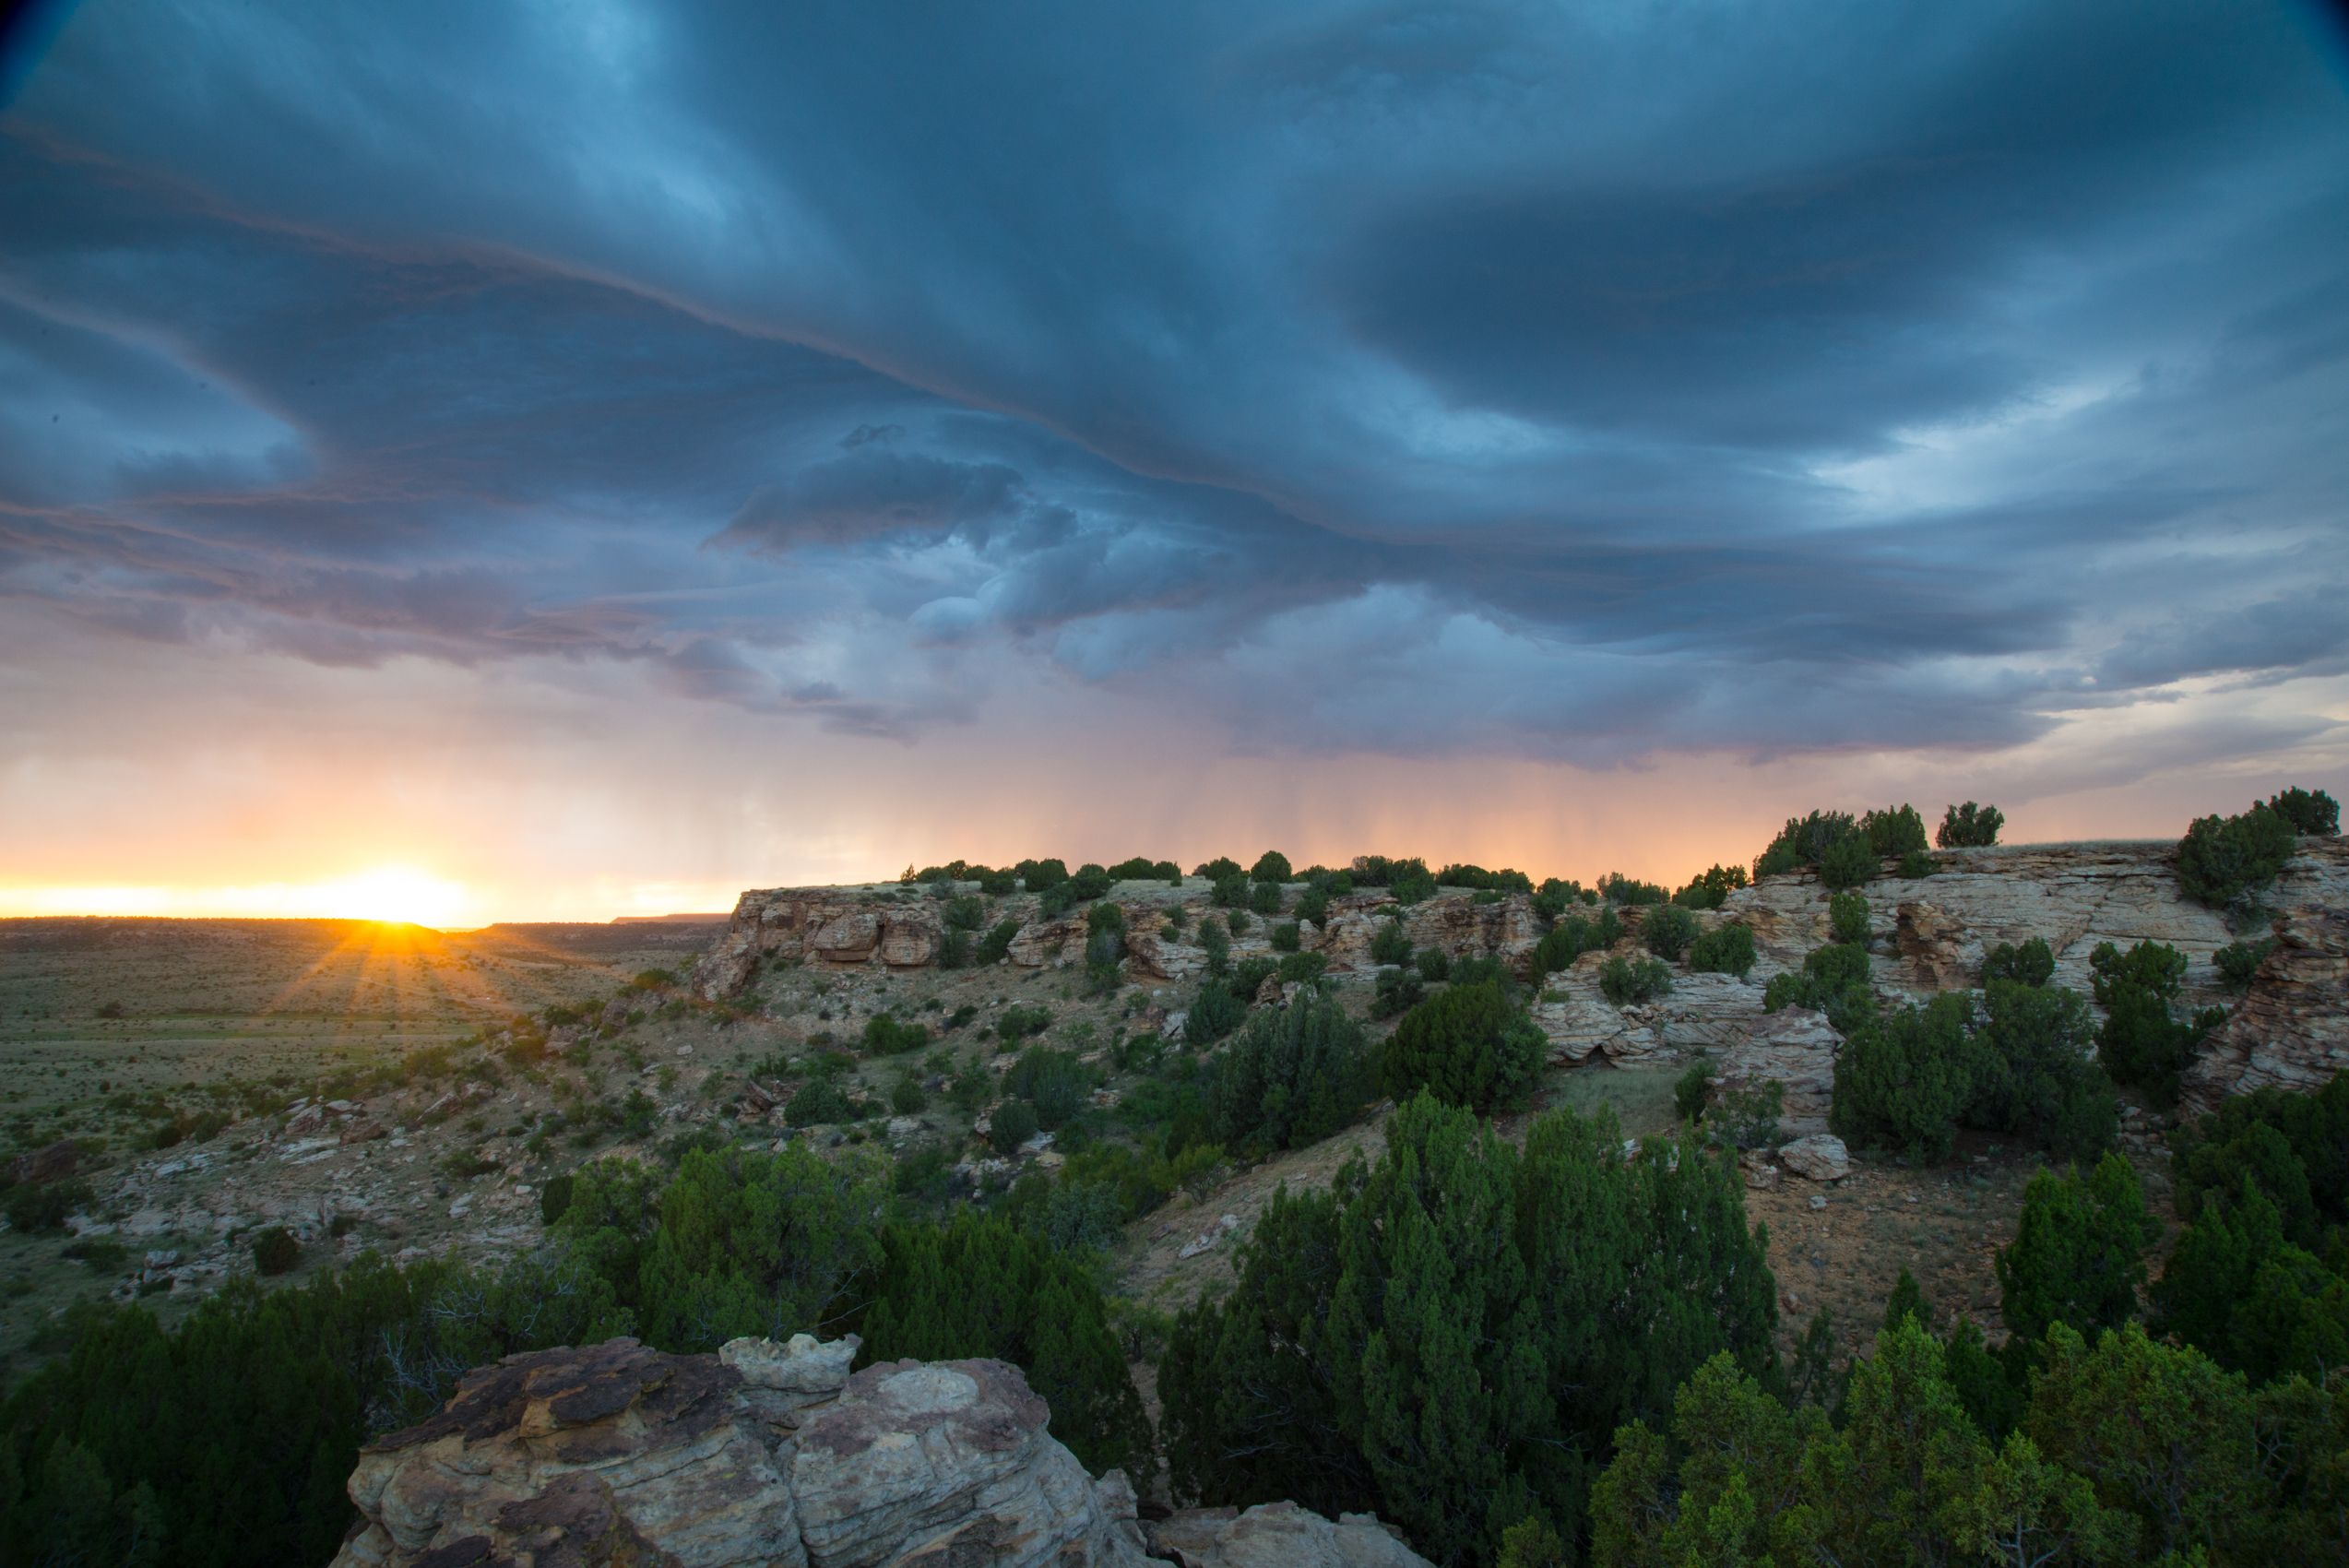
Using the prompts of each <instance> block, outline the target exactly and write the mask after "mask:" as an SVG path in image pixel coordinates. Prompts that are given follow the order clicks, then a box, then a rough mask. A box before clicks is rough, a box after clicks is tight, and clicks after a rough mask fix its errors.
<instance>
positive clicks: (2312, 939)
mask: <svg viewBox="0 0 2349 1568" xmlns="http://www.w3.org/2000/svg"><path fill="white" fill-rule="evenodd" d="M2344 1068H2349V912H2344V911H2343V910H2342V909H2298V910H2295V911H2293V912H2292V913H2289V914H2286V915H2282V916H2279V917H2277V919H2276V922H2275V947H2274V950H2273V951H2272V952H2270V953H2269V954H2268V956H2267V961H2266V962H2265V963H2263V964H2261V965H2260V972H2259V974H2258V975H2257V976H2256V977H2254V978H2253V980H2252V981H2251V989H2250V992H2249V993H2248V994H2247V995H2246V996H2245V997H2244V998H2243V1001H2242V1003H2241V1004H2239V1005H2238V1006H2236V1009H2235V1011H2234V1012H2233V1013H2232V1014H2231V1015H2229V1016H2228V1017H2227V1020H2226V1022H2225V1023H2224V1024H2222V1025H2221V1026H2220V1027H2219V1028H2216V1029H2215V1030H2213V1031H2212V1033H2211V1036H2210V1038H2209V1039H2207V1040H2205V1041H2204V1042H2203V1048H2202V1052H2201V1056H2199V1057H2198V1058H2197V1059H2196V1060H2195V1063H2194V1065H2193V1066H2192V1067H2191V1068H2189V1070H2188V1072H2187V1075H2186V1084H2185V1091H2184V1098H2185V1099H2186V1101H2187V1103H2188V1104H2189V1105H2192V1106H2194V1107H2196V1108H2197V1109H2199V1110H2202V1111H2208V1110H2210V1109H2212V1108H2213V1106H2215V1105H2216V1104H2217V1103H2218V1102H2219V1101H2220V1100H2221V1099H2224V1098H2225V1097H2226V1096H2228V1095H2231V1094H2248V1093H2249V1092H2250V1091H2252V1090H2253V1089H2257V1088H2263V1087H2269V1086H2274V1087H2282V1088H2288V1089H2296V1090H2299V1091H2301V1092H2302V1093H2307V1092H2308V1091H2310V1090H2314V1089H2319V1088H2321V1087H2324V1085H2325V1084H2326V1083H2327V1082H2328V1081H2329V1080H2330V1079H2331V1077H2332V1075H2334V1074H2335V1073H2338V1072H2341V1071H2342V1070H2343V1069H2344Z"/></svg>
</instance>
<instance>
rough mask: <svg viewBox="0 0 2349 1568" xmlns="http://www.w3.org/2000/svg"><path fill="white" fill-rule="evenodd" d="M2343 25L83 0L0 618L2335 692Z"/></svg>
mask: <svg viewBox="0 0 2349 1568" xmlns="http://www.w3.org/2000/svg"><path fill="white" fill-rule="evenodd" d="M590 22H592V25H590ZM2341 64H2342V56H2341V54H2340V53H2339V52H2338V46H2337V41H2336V40H2334V39H2333V38H2331V36H2330V35H2329V34H2328V33H2327V32H2325V30H2323V26H2322V24H2321V22H2320V20H2319V18H2318V16H2317V14H2316V13H2315V12H2314V11H2312V10H2301V9H2297V8H2296V7H2294V6H2284V5H2278V6H2255V7H2250V8H2246V7H2242V6H2218V5H2215V4H2208V3H2200V4H2198V3H2185V0H2178V3H2168V4H2159V5H2153V6H2144V5H2134V4H2131V5H2122V4H2118V3H2108V0H2082V3H2079V4H2072V5H2066V6H2043V5H2029V4H2023V3H2020V0H2016V3H2002V4H1993V5H1989V6H1968V7H1961V8H1949V7H1944V8H1940V9H1922V8H1919V9H1911V8H1905V7H1886V6H1878V5H1861V4H1836V3H1819V4H1813V5H1810V6H1805V7H1803V8H1801V9H1799V10H1797V11H1789V10H1786V9H1785V8H1754V7H1747V6H1683V7H1657V8H1649V7H1644V6H1634V5H1626V6H1620V7H1613V8H1598V9H1592V8H1557V7H1513V6H1472V7H1450V6H1446V7H1420V6H1408V5H1358V6H1348V5H1330V6H1311V7H1307V8H1300V9H1298V10H1295V11H1293V12H1291V13H1288V14H1287V15H1275V14H1273V13H1271V12H1268V11H1266V10H1265V8H1263V7H1260V6H1237V5H1197V6H1174V7H1162V8H1157V9H1155V10H1152V11H1149V12H1147V13H1136V12H1132V11H1130V10H1129V11H1123V12H1121V11H1118V10H1116V9H1114V8H1112V9H1103V8H1100V7H1096V6H1076V5H1065V6H1062V5H1043V4H1038V5H1033V6H1025V7H1020V8H1018V10H1017V12H1016V14H1007V13H1005V12H1003V11H1002V10H1001V9H999V8H998V9H967V8H965V9H955V8H948V9H947V10H946V11H944V12H943V13H940V12H937V11H936V10H935V8H925V9H924V10H923V11H922V12H920V13H919V15H916V14H912V13H908V12H904V11H901V10H899V9H898V8H896V7H893V6H864V7H849V8H838V9H833V10H823V9H807V8H791V9H788V10H784V11H777V10H776V9H775V8H773V7H766V6H648V5H640V4H632V3H628V0H611V4H608V5H605V6H600V7H599V8H598V9H597V10H596V12H595V13H594V15H593V17H592V18H580V17H572V18H563V19H562V20H560V21H557V20H555V19H552V18H550V17H548V16H545V15H541V14H539V13H531V12H507V11H500V10H492V9H484V8H480V7H473V6H454V5H452V6H433V5H420V6H409V7H403V8H401V9H400V10H399V11H398V12H397V14H393V13H381V12H372V13H359V12H351V11H348V10H344V9H340V8H332V7H314V6H254V7H243V8H240V9H239V10H238V11H236V12H234V13H232V14H231V13H223V12H220V11H219V9H218V8H217V7H206V6H168V5H167V6H153V7H142V8H137V9H133V8H130V7H126V6H124V7H118V6H109V5H105V4H93V5H89V6H84V7H82V8H81V9H80V10H79V11H78V12H77V14H76V15H75V16H74V18H72V19H71V21H70V22H69V23H68V25H66V26H65V28H64V29H63V30H62V31H61V33H60V35H59V37H58V39H57V41H56V42H55V44H54V47H53V49H52V50H51V52H50V53H49V54H48V55H47V57H46V58H45V60H44V61H43V62H42V64H41V65H40V66H39V68H38V69H36V70H34V71H33V72H32V73H31V74H30V77H29V78H28V79H27V80H26V83H25V87H24V89H23V92H22V94H21V97H20V99H19V101H18V102H17V103H16V104H15V105H14V106H13V108H12V109H11V111H10V112H9V113H8V114H7V115H6V118H5V119H4V120H0V191H5V193H6V197H5V199H6V211H7V212H8V214H9V221H8V223H7V224H6V229H5V232H0V597H8V598H15V599H17V600H23V601H34V600H37V601H39V602H41V603H42V604H43V605H45V606H48V607H50V608H52V609H53V610H55V611H57V612H62V613H64V614H66V615H69V616H72V617H74V618H76V619H77V620H79V621H80V622H82V623H83V624H87V625H89V626H91V627H94V628H98V629H100V630H101V631H102V632H104V633H106V634H108V635H111V636H119V637H121V638H123V639H124V640H125V642H126V643H132V642H136V643H145V644H148V645H161V646H168V645H170V644H171V643H172V642H174V641H179V642H184V641H188V640H191V639H195V638H199V637H203V638H219V637H229V638H238V639H243V640H244V641H245V642H247V643H249V644H250V645H252V646H253V647H255V648H256V649H261V650H267V651H268V652H272V653H279V654H292V655H294V656H297V657H300V658H303V659H312V660H315V661H319V662H326V663H334V664H343V665H359V666H372V665H380V664H383V663H385V662H386V661H388V660H391V659H397V658H400V657H411V656H412V657H424V658H430V659H441V660H445V661H449V662H454V663H457V664H464V665H480V664H484V663H489V662H493V661H499V660H506V659H523V658H545V657H557V658H564V659H577V660H601V661H607V662H610V663H612V664H614V665H615V666H619V667H625V668H632V669H638V670H641V671H645V672H646V673H647V679H649V680H650V681H651V682H652V683H653V684H654V685H655V687H656V688H657V689H658V690H659V691H661V692H662V693H664V694H667V695H674V696H678V697H682V698H686V699H689V700H693V701H697V702H706V703H712V704H720V705H725V706H727V707H732V708H737V709H741V710H743V711H746V712H749V713H753V714H756V715H760V716H773V717H776V718H777V719H812V720H813V721H815V722H820V723H824V724H827V725H830V726H833V727H835V728H838V729H843V730H847V731H852V732H856V733H871V734H880V735H893V736H899V737H906V736H917V735H919V734H920V733H922V732H923V731H926V730H927V729H929V728H931V727H934V726H937V725H941V724H954V723H959V722H964V721H967V720H969V719H972V718H974V717H976V716H978V715H979V714H980V713H981V712H983V711H984V710H985V708H986V706H987V705H988V704H989V703H991V702H1016V701H1017V700H1019V699H1018V695H1017V692H1016V689H1005V688H1002V687H1000V686H997V685H991V683H990V681H989V678H988V677H987V676H985V675H982V674H980V673H979V670H980V669H981V667H982V666H984V667H985V668H987V669H990V670H994V671H1002V670H1007V669H1016V668H1018V667H1019V666H1020V665H1022V664H1023V663H1025V664H1027V665H1030V666H1034V667H1037V668H1040V669H1044V670H1050V671H1054V672H1057V673H1058V674H1060V675H1062V676H1064V677H1066V678H1070V679H1074V680H1076V681H1080V682H1085V683H1095V684H1098V685H1102V686H1107V687H1109V688H1111V689H1113V690H1116V691H1119V692H1121V693H1123V694H1127V695H1131V696H1132V698H1133V700H1134V701H1135V702H1137V703H1141V704H1157V705H1160V706H1162V707H1166V708H1167V709H1169V711H1180V713H1181V714H1183V715H1184V716H1185V718H1186V719H1195V721H1197V722H1199V723H1201V724H1203V725H1206V726H1210V727H1214V728H1217V729H1219V730H1220V731H1222V732H1223V733H1224V734H1225V736H1226V737H1227V739H1228V742H1229V743H1233V744H1240V745H1252V746H1262V745H1269V744H1289V745H1305V746H1312V747H1318V748H1328V749H1343V748H1346V747H1348V746H1361V747H1369V748H1373V749H1382V750H1389V751H1394V752H1402V753H1411V752H1417V751H1425V750H1429V749H1433V748H1441V747H1447V746H1460V745H1472V746H1476V747H1479V748H1486V749H1490V750H1493V751H1496V752H1502V753H1518V754H1534V755H1546V756H1565V757H1569V758H1579V759H1585V760H1599V761H1615V760H1624V759H1636V758H1639V757H1642V756H1645V755H1648V754H1652V753H1654V752H1655V751H1658V750H1669V749H1676V748H1691V747H1730V748H1738V749H1744V750H1748V751H1752V752H1762V753H1767V752H1777V751H1800V750H1806V749H1843V748H1860V747H1867V746H1870V745H1875V746H1911V745H1930V744H1956V745H1963V746H1971V747H1983V748H1995V747H1999V746H2004V745H2010V744H2013V743H2017V742H2023V741H2026V740H2029V739H2031V738H2033V737H2035V736H2037V735H2040V734H2043V733H2045V732H2046V731H2047V730H2048V729H2049V728H2050V727H2051V726H2052V725H2053V724H2055V723H2056V722H2057V719H2054V718H2053V717H2051V716H2053V715H2055V714H2057V713H2058V712H2061V711H2067V710H2074V709H2079V708H2082V707H2092V706H2096V705H2100V704H2103V705H2108V704H2112V703H2116V702H2127V701H2132V700H2152V699H2153V698H2154V697H2157V696H2158V695H2159V688H2162V687H2164V686H2166V685H2168V684H2170V683H2174V682H2177V681H2180V680H2186V679H2190V678H2194V677H2197V676H2202V675H2213V674H2217V675H2229V676H2236V677H2250V678H2253V679H2257V680H2260V681H2265V682H2271V683H2272V682H2275V681H2280V680H2285V679H2289V678H2291V677H2292V676H2294V675H2296V674H2303V673H2325V672H2331V671H2337V670H2338V669H2340V668H2341V667H2342V659H2341V655H2342V647H2343V642H2342V636H2341V627H2342V625H2343V621H2342V619H2341V617H2340V615H2339V614H2338V612H2337V610H2336V609H2335V608H2334V607H2336V606H2337V605H2338V604H2339V603H2340V602H2341V599H2340V595H2341V590H2342V588H2343V576H2344V574H2343V568H2342V567H2341V566H2340V565H2339V564H2338V563H2339V562H2340V561H2341V560H2342V559H2343V555H2342V554H2341V552H2340V546H2341V545H2342V543H2343V536H2344V533H2349V529H2344V525H2343V503H2344V501H2349V456H2345V455H2349V396H2345V395H2344V389H2349V102H2345V101H2344V98H2343V90H2342V79H2343V78H2342V76H2341V72H2340V67H2341ZM2247 538H2248V539H2251V540H2255V541H2256V542H2255V544H2254V545H2253V546H2252V547H2250V548H2246V547H2245V544H2244V542H2243V541H2244V540H2246V539H2247ZM2286 561H2290V562H2292V563H2295V566H2294V568H2293V569H2294V570H2295V571H2296V574H2297V575H2296V576H2294V577H2292V578H2291V579H2290V582H2289V591H2284V588H2283V587H2281V586H2280V584H2279V580H2278V572H2279V567H2280V564H2281V563H2284V562H2286ZM1003 661H1009V662H1008V663H1006V662H1003Z"/></svg>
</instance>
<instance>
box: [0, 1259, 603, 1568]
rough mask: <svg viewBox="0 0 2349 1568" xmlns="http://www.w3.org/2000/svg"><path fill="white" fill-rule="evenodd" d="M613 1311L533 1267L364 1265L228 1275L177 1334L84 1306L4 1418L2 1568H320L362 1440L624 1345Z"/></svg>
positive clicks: (595, 1291)
mask: <svg viewBox="0 0 2349 1568" xmlns="http://www.w3.org/2000/svg"><path fill="white" fill-rule="evenodd" d="M597 1300H600V1301H602V1302H603V1303H604V1306H603V1308H602V1309H600V1310H599V1308H598V1306H597V1304H596V1301H597ZM608 1303H609V1292H608V1291H606V1290H603V1289H602V1288H601V1287H600V1285H599V1283H598V1282H597V1281H595V1280H594V1279H592V1278H587V1277H582V1276H581V1274H580V1271H578V1270H577V1269H576V1268H575V1266H573V1265H557V1264H552V1263H550V1262H548V1261H546V1260H545V1259H542V1258H540V1257H536V1256H532V1257H528V1258H524V1259H520V1260H517V1261H516V1263H514V1264H513V1265H509V1267H508V1268H507V1269H506V1270H505V1271H504V1273H503V1274H491V1273H488V1272H486V1271H480V1270H475V1269H471V1268H467V1267H463V1266H461V1265H454V1264H450V1263H446V1262H443V1261H440V1260H433V1261H427V1262H422V1263H419V1264H416V1265H412V1266H409V1267H406V1268H398V1267H394V1266H393V1265H389V1264H386V1263H385V1262H384V1261H383V1260H382V1259H380V1258H379V1257H376V1256H375V1255H374V1254H373V1253H366V1254H362V1258H361V1259H360V1260H359V1261H358V1262H356V1263H354V1264H353V1265H351V1266H350V1267H349V1268H346V1269H341V1270H337V1271H322V1272H321V1273H320V1274H319V1275H318V1276H317V1277H315V1278H314V1279H313V1280H311V1281H309V1282H308V1283H305V1284H303V1285H299V1286H278V1287H275V1288H267V1287H264V1286H262V1285H260V1284H259V1283H257V1282H256V1281H255V1280H253V1279H249V1278H247V1279H236V1280H231V1281H230V1282H228V1283H227V1284H226V1285H225V1286H224V1287H223V1288H222V1289H220V1290H219V1291H217V1292H215V1293H213V1294H212V1295H210V1296H208V1298H207V1299H205V1300H203V1301H199V1302H197V1303H196V1305H195V1306H194V1308H193V1309H192V1310H191V1311H190V1312H189V1313H187V1315H186V1316H185V1318H184V1321H183V1322H182V1323H181V1324H179V1326H177V1327H175V1328H172V1329H166V1328H164V1327H163V1326H162V1325H161V1324H160V1323H158V1322H157V1320H156V1318H155V1315H154V1314H153V1313H151V1312H149V1311H148V1309H147V1308H146V1307H145V1306H144V1305H139V1304H127V1305H119V1306H118V1305H114V1304H112V1303H108V1304H102V1305H89V1306H85V1307H81V1308H77V1309H76V1310H74V1311H73V1312H72V1313H70V1314H69V1315H68V1316H67V1317H66V1318H65V1319H64V1320H61V1326H63V1327H64V1328H65V1337H66V1338H67V1339H68V1340H69V1341H70V1343H69V1344H67V1345H66V1346H65V1347H64V1348H62V1349H61V1350H60V1351H59V1353H57V1354H55V1355H53V1357H51V1358H50V1359H49V1360H48V1361H47V1364H46V1365H43V1366H41V1367H39V1368H38V1369H33V1368H28V1369H26V1370H25V1372H24V1373H23V1374H22V1375H21V1376H19V1377H18V1379H17V1380H15V1384H14V1386H13V1388H12V1391H11V1394H10V1396H9V1398H8V1401H7V1404H6V1415H5V1418H0V1494H5V1505H0V1562H9V1563H19V1562H21V1563H36V1562H42V1563H59V1564H62V1563H68V1562H81V1563H90V1564H98V1563H107V1564H115V1563H138V1564H145V1565H149V1568H230V1565H235V1564H244V1563H254V1564H260V1563H280V1562H326V1560H327V1559H329V1558H331V1557H333V1556H334V1555H335V1553H336V1551H337V1550H338V1547H339V1545H340V1544H341V1542H342V1540H343V1538H344V1537H345V1535H346V1534H347V1533H348V1531H349V1528H350V1524H351V1521H352V1519H353V1516H354V1515H353V1512H352V1509H351V1505H350V1497H349V1495H348V1493H347V1492H346V1491H345V1488H344V1482H345V1480H346V1479H347V1478H348V1477H349V1476H350V1473H351V1471H352V1470H353V1469H354V1468H355V1467H357V1464H358V1460H359V1447H360V1444H361V1443H362V1442H363V1441H365V1440H366V1439H367V1438H368V1437H369V1436H370V1435H371V1434H373V1433H374V1432H379V1431H388V1430H391V1429H393V1428H397V1427H401V1426H405V1425H408V1424H409V1423H412V1422H414V1421H418V1420H422V1419H423V1418H424V1417H426V1416H428V1415H430V1414H432V1413H433V1411H434V1410H436V1409H438V1408H440V1405H441V1403H442V1401H443V1400H445V1398H447V1396H449V1394H450V1393H451V1392H453V1390H454V1385H455V1384H456V1380H457V1375H458V1374H459V1373H460V1372H465V1371H467V1370H469V1369H470V1368H472V1367H475V1366H480V1365H482V1364H485V1363H488V1362H491V1361H494V1360H497V1359H498V1358H499V1357H501V1356H504V1355H509V1354H513V1353H516V1352H518V1351H523V1350H535V1349H541V1348H546V1347H549V1346H552V1345H562V1344H574V1345H586V1344H593V1343H596V1342H598V1341H599V1340H602V1339H607V1338H610V1337H611V1336H612V1335H614V1334H620V1333H625V1332H627V1331H628V1329H629V1327H630V1324H628V1322H627V1321H626V1320H625V1318H624V1317H620V1318H615V1317H613V1316H612V1315H611V1313H610V1312H609V1307H608Z"/></svg>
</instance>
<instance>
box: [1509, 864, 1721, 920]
mask: <svg viewBox="0 0 2349 1568" xmlns="http://www.w3.org/2000/svg"><path fill="white" fill-rule="evenodd" d="M1737 874H1738V877H1739V878H1740V879H1742V878H1743V877H1744V875H1745V868H1744V867H1742V866H1739V867H1738V868H1737ZM1700 880H1702V879H1700ZM1740 885H1743V884H1742V881H1741V882H1740ZM1598 901H1599V899H1598V895H1597V894H1596V893H1594V892H1592V891H1590V890H1589V889H1588V888H1586V887H1584V885H1582V884H1581V883H1579V882H1576V881H1574V880H1573V879H1572V878H1571V877H1557V876H1553V877H1549V878H1547V879H1545V880H1544V881H1543V883H1542V885H1541V891H1540V892H1538V893H1536V894H1535V895H1534V913H1535V914H1536V915H1538V916H1540V917H1541V918H1542V919H1543V920H1545V921H1554V920H1556V919H1558V918H1559V917H1560V915H1562V914H1564V913H1565V912H1566V911H1567V910H1568V909H1575V908H1577V907H1581V906H1584V905H1590V904H1596V903H1597V902H1598Z"/></svg>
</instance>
